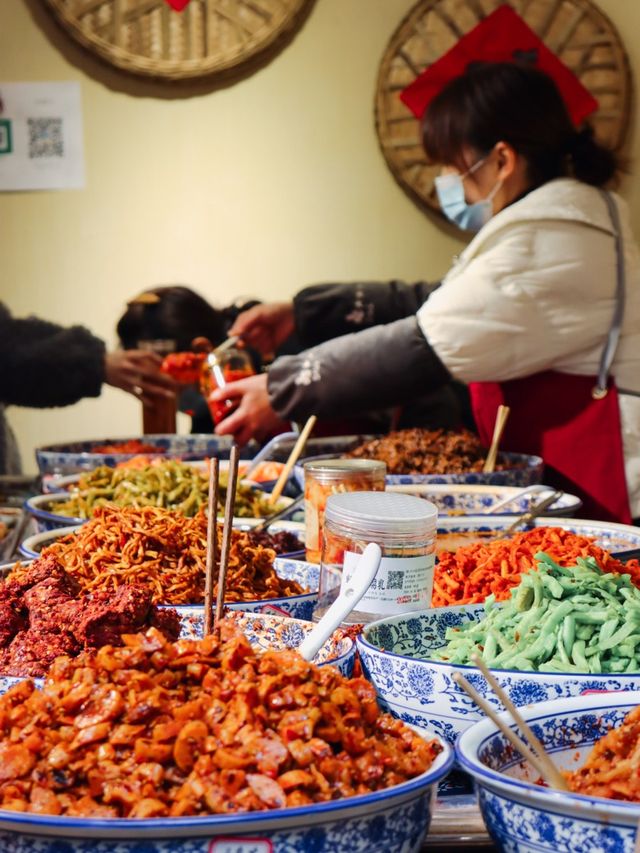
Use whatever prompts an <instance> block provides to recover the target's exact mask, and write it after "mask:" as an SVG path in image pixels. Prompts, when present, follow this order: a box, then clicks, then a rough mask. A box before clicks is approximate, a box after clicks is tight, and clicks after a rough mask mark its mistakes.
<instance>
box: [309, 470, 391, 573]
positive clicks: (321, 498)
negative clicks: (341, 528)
mask: <svg viewBox="0 0 640 853" xmlns="http://www.w3.org/2000/svg"><path fill="white" fill-rule="evenodd" d="M303 467H304V518H305V541H306V547H307V560H308V561H309V562H310V563H319V562H320V555H321V553H322V529H323V525H324V509H325V504H326V502H327V498H328V497H329V496H330V495H334V494H339V493H341V492H365V491H373V492H382V491H384V485H385V482H384V478H385V476H386V473H387V466H386V465H385V464H384V462H379V461H378V460H376V459H314V460H310V461H309V462H305V464H304V466H303Z"/></svg>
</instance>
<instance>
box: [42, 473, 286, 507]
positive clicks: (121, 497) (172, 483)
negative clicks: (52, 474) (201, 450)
mask: <svg viewBox="0 0 640 853" xmlns="http://www.w3.org/2000/svg"><path fill="white" fill-rule="evenodd" d="M208 487H209V486H208V478H207V475H206V474H205V472H203V471H202V470H201V469H199V468H196V467H194V466H193V465H186V464H185V463H184V462H180V461H178V460H175V459H169V460H163V461H162V462H159V463H153V464H152V465H146V466H144V467H142V468H128V467H125V468H109V467H108V466H106V465H102V466H101V467H99V468H96V469H95V470H94V471H90V472H87V473H86V474H83V475H82V476H81V477H80V479H79V481H78V485H77V487H76V488H74V489H73V491H71V492H70V496H69V500H67V501H61V502H58V501H56V502H55V503H54V504H53V505H52V507H51V511H52V512H54V513H55V514H56V515H64V516H69V517H72V518H91V516H92V515H93V511H94V510H95V509H97V508H98V507H101V506H104V505H105V504H115V505H116V506H122V507H136V508H140V507H144V506H154V507H163V508H164V509H169V510H174V511H176V512H180V513H182V515H185V516H189V517H191V516H194V515H196V513H197V512H198V511H199V510H200V509H203V508H205V507H206V505H207V497H208ZM226 493H227V476H226V473H223V474H221V475H220V487H219V492H218V501H219V504H218V505H219V507H220V511H222V508H223V507H224V502H225V500H226ZM283 506H284V504H283V503H282V502H280V503H278V504H276V505H275V506H271V505H270V504H269V502H268V495H266V494H265V493H264V492H261V491H260V490H258V489H255V488H251V487H250V486H247V485H245V484H243V483H238V487H237V490H236V502H235V508H234V515H236V516H238V517H240V518H260V517H262V516H265V515H270V514H271V513H272V512H275V511H276V510H277V509H280V508H282V507H283Z"/></svg>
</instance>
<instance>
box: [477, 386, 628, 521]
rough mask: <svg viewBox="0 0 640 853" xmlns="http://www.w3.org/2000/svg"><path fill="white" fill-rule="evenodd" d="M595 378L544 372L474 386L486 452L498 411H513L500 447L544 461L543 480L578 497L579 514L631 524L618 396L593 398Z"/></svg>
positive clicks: (614, 392) (611, 390) (612, 393)
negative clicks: (503, 407)
mask: <svg viewBox="0 0 640 853" xmlns="http://www.w3.org/2000/svg"><path fill="white" fill-rule="evenodd" d="M596 382H597V379H596V378H595V377H592V376H576V375H570V374H568V373H556V372H554V371H545V372H544V373H536V374H535V375H533V376H527V377H525V378H523V379H513V380H511V381H509V382H502V383H495V382H474V383H472V384H471V385H470V386H469V390H470V393H471V404H472V407H473V414H474V417H475V420H476V424H477V426H478V431H479V433H480V438H481V439H482V441H483V442H484V444H485V445H486V446H487V447H488V446H489V444H490V443H491V437H492V435H493V426H494V422H495V419H496V412H497V410H498V406H499V405H500V404H501V403H503V404H504V405H507V406H509V407H510V408H511V413H510V415H509V420H508V421H507V426H506V429H505V432H504V437H503V440H502V441H501V442H500V447H501V449H502V450H507V451H509V450H510V451H513V452H518V453H531V454H535V455H537V456H542V458H543V459H544V462H545V476H544V482H545V483H548V484H549V485H550V486H554V487H555V488H559V489H562V490H563V491H566V492H570V493H571V494H575V495H578V497H579V498H580V499H581V500H582V504H583V505H582V510H581V512H580V515H582V516H583V517H585V518H595V519H600V520H602V521H618V522H624V523H625V524H631V521H632V518H631V509H630V506H629V495H628V492H627V481H626V477H625V471H624V454H623V449H622V430H621V426H620V410H619V407H618V391H617V389H616V386H615V382H614V381H613V380H611V379H610V380H609V382H608V385H607V387H608V393H607V394H606V395H605V396H604V397H602V398H601V399H594V398H593V396H592V391H593V388H594V386H595V385H596Z"/></svg>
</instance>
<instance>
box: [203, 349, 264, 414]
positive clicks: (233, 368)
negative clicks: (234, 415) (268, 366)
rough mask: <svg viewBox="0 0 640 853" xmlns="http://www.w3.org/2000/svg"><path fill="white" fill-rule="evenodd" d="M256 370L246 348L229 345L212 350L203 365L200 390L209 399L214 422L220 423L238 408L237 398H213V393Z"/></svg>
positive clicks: (250, 374) (208, 402) (251, 374)
mask: <svg viewBox="0 0 640 853" xmlns="http://www.w3.org/2000/svg"><path fill="white" fill-rule="evenodd" d="M254 373H255V370H254V369H253V365H252V363H251V357H250V355H249V353H248V352H247V351H246V350H244V349H238V348H236V347H227V348H226V349H224V350H220V351H218V352H216V351H215V350H214V351H213V352H210V353H209V354H208V355H207V357H206V359H205V361H204V364H203V365H202V372H201V375H200V391H201V393H202V396H203V397H204V398H205V400H206V401H207V405H208V407H209V411H210V412H211V418H212V420H213V422H214V424H219V423H220V421H223V420H224V419H225V418H226V417H227V415H230V414H231V412H232V411H233V410H234V409H235V408H237V406H238V401H237V400H212V399H211V394H212V393H213V392H214V391H215V390H217V389H218V388H224V386H225V385H228V384H230V383H231V382H236V381H237V380H238V379H245V378H246V377H247V376H253V374H254Z"/></svg>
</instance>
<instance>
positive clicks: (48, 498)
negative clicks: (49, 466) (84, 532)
mask: <svg viewBox="0 0 640 853" xmlns="http://www.w3.org/2000/svg"><path fill="white" fill-rule="evenodd" d="M64 500H69V495H68V494H67V493H65V492H61V493H58V492H51V493H50V494H46V495H33V496H32V497H30V498H27V500H26V501H25V502H24V508H25V509H26V510H27V512H29V513H31V515H32V516H33V517H34V518H39V519H41V520H42V521H57V522H61V521H64V522H66V523H65V527H79V526H80V525H82V524H84V523H85V522H86V521H89V519H88V518H79V517H76V516H71V515H57V514H56V513H55V512H49V510H47V509H41V508H40V505H41V504H45V505H49V504H51V503H57V502H62V501H64Z"/></svg>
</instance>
